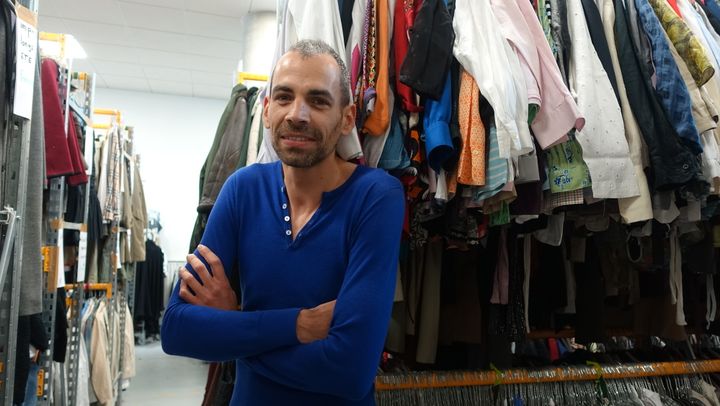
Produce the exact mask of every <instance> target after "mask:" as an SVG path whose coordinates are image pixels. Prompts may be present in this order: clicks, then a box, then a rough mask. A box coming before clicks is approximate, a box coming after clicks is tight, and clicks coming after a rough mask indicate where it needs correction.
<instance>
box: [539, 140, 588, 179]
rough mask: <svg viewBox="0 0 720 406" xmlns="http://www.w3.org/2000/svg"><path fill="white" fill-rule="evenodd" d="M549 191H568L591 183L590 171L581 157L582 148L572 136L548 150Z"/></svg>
mask: <svg viewBox="0 0 720 406" xmlns="http://www.w3.org/2000/svg"><path fill="white" fill-rule="evenodd" d="M547 164H548V180H549V181H550V192H552V193H560V192H570V191H574V190H578V189H584V188H586V187H590V186H591V185H592V181H591V180H590V171H589V170H588V167H587V165H586V164H585V161H584V160H583V157H582V148H580V144H579V143H578V142H577V140H576V139H575V138H574V137H570V140H569V141H567V142H564V143H562V144H559V145H556V146H554V147H552V148H550V149H549V150H548V154H547Z"/></svg>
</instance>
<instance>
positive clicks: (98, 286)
mask: <svg viewBox="0 0 720 406" xmlns="http://www.w3.org/2000/svg"><path fill="white" fill-rule="evenodd" d="M78 286H79V284H77V283H73V284H69V285H65V290H73V289H75V288H76V287H78ZM83 289H85V290H86V291H93V290H95V291H97V290H104V291H105V295H106V296H107V298H108V299H110V298H112V283H85V284H83Z"/></svg>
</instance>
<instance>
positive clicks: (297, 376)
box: [241, 184, 404, 399]
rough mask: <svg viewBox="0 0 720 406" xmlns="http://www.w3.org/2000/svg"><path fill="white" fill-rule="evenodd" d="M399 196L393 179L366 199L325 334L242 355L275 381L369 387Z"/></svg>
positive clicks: (385, 305) (387, 300)
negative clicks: (312, 339)
mask: <svg viewBox="0 0 720 406" xmlns="http://www.w3.org/2000/svg"><path fill="white" fill-rule="evenodd" d="M403 212H404V201H403V194H402V189H401V188H400V186H399V184H397V186H392V187H389V188H387V189H385V190H384V191H383V193H378V195H377V197H375V198H374V199H373V200H371V201H369V202H368V205H367V208H366V209H365V210H364V211H363V213H362V215H361V217H360V219H359V221H358V223H357V225H356V226H354V227H353V230H351V231H352V235H353V237H352V238H353V240H352V241H351V248H350V252H349V256H348V266H347V270H346V273H345V277H344V279H343V283H342V287H341V288H340V292H339V294H338V297H337V303H336V305H335V312H334V315H333V321H332V324H331V327H330V331H329V334H328V336H327V338H326V339H323V340H319V341H315V342H312V343H310V344H306V345H295V346H291V347H287V348H283V349H279V350H277V351H271V352H267V353H264V354H262V355H259V356H255V357H250V358H246V359H244V360H242V361H241V362H244V363H246V364H247V365H248V366H249V367H250V368H251V369H252V370H253V371H254V372H256V373H258V374H261V375H263V376H265V377H267V378H269V379H271V380H273V381H275V382H277V383H280V384H282V385H286V386H289V387H292V388H296V389H301V390H305V391H310V392H316V393H325V394H330V395H335V396H339V397H343V398H346V399H362V398H363V397H365V396H367V394H368V392H369V391H370V390H371V387H372V384H373V379H374V377H375V373H376V368H377V366H378V362H379V360H380V353H381V351H382V347H383V342H384V339H385V335H386V333H387V328H388V323H389V319H390V311H391V309H392V301H393V296H394V292H395V277H396V275H395V273H396V271H397V261H398V252H399V246H400V235H401V227H402V221H403Z"/></svg>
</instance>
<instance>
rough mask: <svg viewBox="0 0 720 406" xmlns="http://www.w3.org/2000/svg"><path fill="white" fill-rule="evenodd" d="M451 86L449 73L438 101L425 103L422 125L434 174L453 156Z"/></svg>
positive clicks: (430, 100)
mask: <svg viewBox="0 0 720 406" xmlns="http://www.w3.org/2000/svg"><path fill="white" fill-rule="evenodd" d="M451 93H452V86H451V83H450V72H448V73H447V75H446V79H445V86H444V89H443V92H442V96H441V97H440V100H437V101H436V100H432V99H428V100H427V101H426V102H425V114H424V119H423V124H424V128H425V145H426V147H425V148H426V151H427V158H428V163H429V164H430V167H431V168H432V169H433V170H435V171H436V172H440V168H441V167H442V166H443V165H445V162H447V161H448V159H450V158H451V157H452V155H453V152H454V148H453V143H452V136H451V135H450V116H451V115H452V99H451Z"/></svg>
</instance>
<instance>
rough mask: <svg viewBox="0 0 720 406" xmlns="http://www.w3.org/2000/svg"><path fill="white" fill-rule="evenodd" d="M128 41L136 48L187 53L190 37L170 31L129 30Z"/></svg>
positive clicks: (127, 30)
mask: <svg viewBox="0 0 720 406" xmlns="http://www.w3.org/2000/svg"><path fill="white" fill-rule="evenodd" d="M126 32H127V39H128V41H129V42H130V43H131V44H132V45H133V46H134V47H136V48H147V49H157V50H161V51H168V52H178V53H185V52H186V51H187V47H186V45H185V43H187V41H188V36H187V35H185V34H178V33H174V32H169V31H151V30H146V29H144V28H127V29H126Z"/></svg>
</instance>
